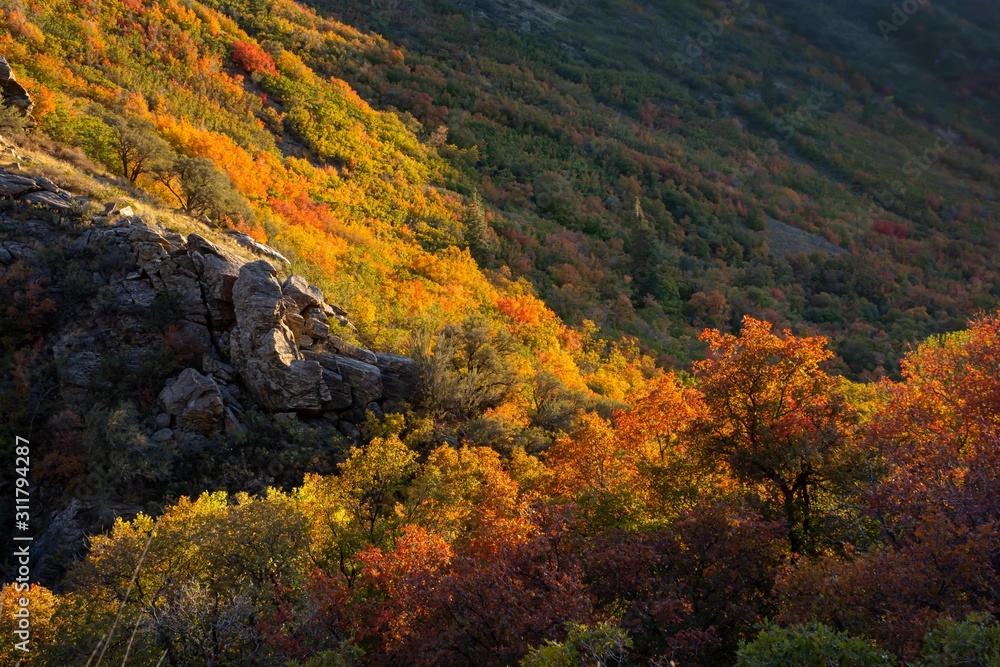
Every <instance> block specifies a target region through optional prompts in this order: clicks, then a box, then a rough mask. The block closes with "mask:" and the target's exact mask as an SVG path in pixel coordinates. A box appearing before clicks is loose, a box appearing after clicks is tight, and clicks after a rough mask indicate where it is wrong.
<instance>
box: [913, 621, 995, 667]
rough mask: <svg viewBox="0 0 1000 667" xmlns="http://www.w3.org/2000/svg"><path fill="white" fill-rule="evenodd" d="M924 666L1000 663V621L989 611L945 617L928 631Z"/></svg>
mask: <svg viewBox="0 0 1000 667" xmlns="http://www.w3.org/2000/svg"><path fill="white" fill-rule="evenodd" d="M918 664H919V665H920V667H966V666H968V667H1000V625H997V624H996V623H993V622H991V619H990V617H989V616H988V615H987V614H974V615H970V616H969V618H968V619H966V620H965V621H953V620H951V619H945V620H943V621H941V623H940V625H938V627H937V629H936V630H933V631H931V632H929V633H928V634H927V640H926V643H925V644H924V649H923V651H922V652H921V654H920V662H919V663H918Z"/></svg>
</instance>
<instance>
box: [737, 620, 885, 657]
mask: <svg viewBox="0 0 1000 667" xmlns="http://www.w3.org/2000/svg"><path fill="white" fill-rule="evenodd" d="M895 664H897V663H896V659H895V657H894V656H893V655H892V654H891V653H889V652H888V651H885V650H883V649H880V648H879V647H877V646H875V644H873V643H872V642H870V641H868V640H866V639H861V638H859V637H851V636H850V635H847V634H845V633H842V632H837V631H835V630H833V629H831V628H829V627H827V626H825V625H822V624H821V623H807V624H805V625H797V626H793V627H790V628H779V627H777V626H775V625H768V626H765V627H764V629H763V630H761V632H760V634H759V635H758V636H757V639H755V640H753V641H752V642H750V643H748V644H743V645H741V646H740V650H739V653H738V654H737V659H736V666H737V667H890V666H892V665H895Z"/></svg>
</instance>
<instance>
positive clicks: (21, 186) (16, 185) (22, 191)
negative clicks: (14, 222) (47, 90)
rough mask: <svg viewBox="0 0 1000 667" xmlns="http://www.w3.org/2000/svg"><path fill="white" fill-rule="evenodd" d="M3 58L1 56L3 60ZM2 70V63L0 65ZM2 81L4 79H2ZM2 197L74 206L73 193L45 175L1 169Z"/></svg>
mask: <svg viewBox="0 0 1000 667" xmlns="http://www.w3.org/2000/svg"><path fill="white" fill-rule="evenodd" d="M2 60H3V58H0V61H2ZM0 70H2V65H0ZM0 82H2V79H0ZM0 197H3V198H6V199H13V200H15V201H17V202H20V203H22V204H29V205H30V204H34V205H37V206H43V207H46V208H49V209H53V210H55V211H59V212H63V213H65V212H68V211H70V210H72V208H73V204H74V202H73V195H71V194H70V193H68V192H66V191H65V190H63V189H62V188H60V187H59V186H58V185H56V184H55V183H53V182H52V181H50V180H49V179H47V178H45V177H43V176H35V177H29V176H22V175H20V174H12V173H10V172H9V171H6V170H4V169H0Z"/></svg>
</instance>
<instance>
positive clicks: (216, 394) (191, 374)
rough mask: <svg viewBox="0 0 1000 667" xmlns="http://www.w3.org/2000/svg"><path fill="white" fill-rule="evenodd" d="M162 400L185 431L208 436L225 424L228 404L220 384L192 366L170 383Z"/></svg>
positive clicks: (164, 389)
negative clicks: (224, 419)
mask: <svg viewBox="0 0 1000 667" xmlns="http://www.w3.org/2000/svg"><path fill="white" fill-rule="evenodd" d="M159 399H160V403H161V404H162V405H163V409H164V410H165V411H166V413H167V414H168V415H170V416H171V417H173V418H174V419H175V420H176V423H177V426H178V428H180V429H181V430H182V431H189V432H191V433H201V434H202V435H209V434H212V433H215V432H217V431H219V430H220V429H221V428H222V426H223V413H224V412H225V405H224V403H223V400H222V392H221V391H219V386H218V385H217V384H215V381H214V380H213V379H212V378H208V377H205V376H204V375H202V374H201V373H199V372H198V371H196V370H195V369H193V368H188V369H186V370H185V371H184V372H182V373H181V374H180V375H179V376H178V377H177V379H176V380H173V381H172V382H169V383H168V384H167V386H166V387H164V388H163V391H161V392H160V396H159Z"/></svg>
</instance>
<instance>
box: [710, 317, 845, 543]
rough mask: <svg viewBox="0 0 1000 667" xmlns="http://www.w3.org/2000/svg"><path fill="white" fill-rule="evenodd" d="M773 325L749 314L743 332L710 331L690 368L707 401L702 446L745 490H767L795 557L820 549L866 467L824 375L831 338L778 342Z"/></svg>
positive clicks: (831, 381) (838, 396)
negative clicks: (826, 526) (826, 527)
mask: <svg viewBox="0 0 1000 667" xmlns="http://www.w3.org/2000/svg"><path fill="white" fill-rule="evenodd" d="M771 329H772V326H771V324H769V323H768V322H762V321H760V320H755V319H753V318H752V317H749V316H747V317H744V318H743V328H742V330H741V331H740V334H739V336H734V335H732V334H723V333H720V332H719V331H715V330H706V331H705V332H704V333H703V334H702V335H701V339H702V340H703V341H705V342H706V343H708V348H709V349H708V355H707V358H706V359H705V360H704V361H699V362H696V363H695V364H694V368H695V374H696V376H697V378H698V379H699V380H700V382H701V390H702V392H703V393H704V395H705V402H706V405H707V417H706V418H705V419H703V420H701V425H700V434H699V437H698V438H697V447H698V449H699V451H700V453H701V454H702V456H703V457H704V459H705V460H706V462H709V463H714V464H716V465H723V466H726V467H728V469H729V471H730V473H731V474H732V475H733V476H734V477H735V478H736V479H737V480H739V481H741V482H742V483H743V484H745V485H746V486H747V488H748V490H751V491H754V490H756V489H761V490H762V493H761V496H762V499H763V500H764V501H765V502H766V503H767V505H766V506H767V507H769V508H770V509H771V511H775V512H776V513H777V514H778V515H779V516H782V517H783V518H784V519H785V520H786V522H787V528H788V540H789V546H790V547H791V550H792V552H793V553H796V554H798V553H803V552H811V551H814V550H815V549H816V548H817V546H818V543H817V538H818V537H819V535H820V533H821V532H822V530H821V529H822V528H823V526H822V524H823V523H824V522H827V521H832V520H834V513H833V512H830V511H828V510H831V509H832V508H833V506H834V504H835V502H836V499H837V497H838V496H840V495H841V494H843V493H845V492H846V491H848V490H849V489H850V488H851V487H852V484H853V482H855V481H856V480H857V478H858V476H859V475H860V474H861V473H862V471H863V465H862V464H863V461H862V454H861V449H860V448H858V447H857V446H856V444H855V442H854V438H853V437H852V436H853V433H854V431H855V427H856V422H857V416H856V413H855V411H854V409H853V408H852V407H851V406H850V405H849V404H848V402H847V401H846V400H845V398H844V397H843V395H842V393H841V392H840V391H838V385H839V383H840V381H839V380H838V379H837V378H834V377H832V376H830V375H829V374H827V373H826V371H824V370H823V366H822V364H823V362H825V361H826V360H827V359H829V358H830V357H832V356H833V354H832V353H831V352H830V351H829V350H827V349H826V342H827V341H826V338H823V337H803V338H800V337H796V336H793V335H792V334H791V332H789V331H785V332H783V335H781V336H778V335H776V334H774V333H773V332H772V330H771Z"/></svg>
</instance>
